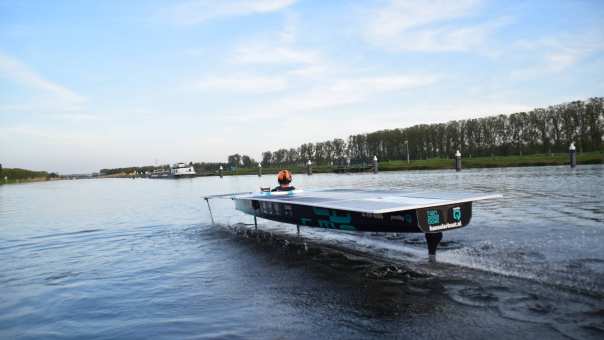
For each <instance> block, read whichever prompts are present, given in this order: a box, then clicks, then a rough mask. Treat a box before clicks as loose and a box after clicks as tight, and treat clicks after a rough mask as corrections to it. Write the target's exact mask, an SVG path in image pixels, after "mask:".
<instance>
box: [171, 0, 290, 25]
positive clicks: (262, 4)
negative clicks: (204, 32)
mask: <svg viewBox="0 0 604 340" xmlns="http://www.w3.org/2000/svg"><path fill="white" fill-rule="evenodd" d="M295 2H296V0H238V1H235V0H233V1H228V0H227V1H222V0H197V1H187V2H184V3H181V4H179V5H177V6H174V7H172V8H170V9H168V10H167V11H166V12H165V13H162V16H163V17H167V18H168V19H169V20H170V21H172V22H174V23H176V24H179V25H195V24H200V23H203V22H206V21H208V20H211V19H214V18H220V17H233V16H244V15H251V14H262V13H270V12H275V11H279V10H282V9H284V8H287V7H289V6H291V5H293V4H294V3H295Z"/></svg>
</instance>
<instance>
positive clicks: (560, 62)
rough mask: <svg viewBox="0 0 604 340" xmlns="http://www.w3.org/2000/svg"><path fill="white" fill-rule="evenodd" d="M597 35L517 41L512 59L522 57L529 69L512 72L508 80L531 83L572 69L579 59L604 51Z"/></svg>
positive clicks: (575, 35)
mask: <svg viewBox="0 0 604 340" xmlns="http://www.w3.org/2000/svg"><path fill="white" fill-rule="evenodd" d="M598 32H599V31H598V30H596V32H594V33H589V34H585V33H583V34H574V35H569V34H566V35H562V36H558V37H549V38H542V39H538V40H535V41H527V40H522V41H518V42H517V43H516V44H515V45H514V47H513V49H514V55H521V56H524V58H525V59H526V60H529V61H530V63H529V64H531V65H530V66H527V67H522V68H519V69H516V70H514V71H512V72H511V73H510V77H511V78H512V79H514V80H524V79H531V78H535V77H539V76H542V75H545V74H552V73H560V72H564V71H566V70H568V69H569V68H572V67H573V66H574V65H576V64H577V63H579V62H580V61H581V60H582V59H584V58H586V57H588V56H590V55H592V54H594V53H596V52H599V51H602V50H604V43H603V42H602V41H601V39H600V38H599V37H600V35H599V33H598Z"/></svg>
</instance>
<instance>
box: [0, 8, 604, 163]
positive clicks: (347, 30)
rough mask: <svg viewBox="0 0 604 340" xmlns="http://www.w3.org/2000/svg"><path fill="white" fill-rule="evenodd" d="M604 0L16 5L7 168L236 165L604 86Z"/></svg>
mask: <svg viewBox="0 0 604 340" xmlns="http://www.w3.org/2000/svg"><path fill="white" fill-rule="evenodd" d="M602 17H604V2H602V1H598V0H595V1H560V2H557V1H551V0H550V1H498V2H496V1H488V0H458V1H427V0H426V1H303V0H301V1H296V0H256V1H194V0H187V1H2V0H0V162H1V163H2V165H3V166H4V167H23V168H30V169H39V170H49V171H59V172H62V173H75V172H90V171H97V170H98V169H100V168H104V167H121V166H131V165H149V164H155V163H156V162H157V163H159V164H163V163H173V162H177V161H225V160H226V158H227V156H228V155H229V154H233V153H236V152H238V153H244V154H249V155H250V156H252V157H254V158H256V159H258V158H260V153H261V152H262V151H265V150H275V149H277V148H280V147H288V148H289V147H296V146H298V145H300V144H301V143H304V142H317V141H323V140H327V139H332V138H336V137H341V138H346V137H347V136H348V135H350V134H353V133H362V132H370V131H374V130H379V129H388V128H397V127H406V126H411V125H414V124H418V123H433V122H444V121H448V120H452V119H464V118H469V117H479V116H485V115H489V114H499V113H513V112H518V111H523V110H530V109H532V108H535V107H542V106H547V105H552V104H558V103H562V102H566V101H570V100H575V99H586V98H588V97H592V96H602V95H604V53H603V52H604V24H602V20H601V18H602Z"/></svg>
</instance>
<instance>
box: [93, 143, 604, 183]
mask: <svg viewBox="0 0 604 340" xmlns="http://www.w3.org/2000/svg"><path fill="white" fill-rule="evenodd" d="M454 162H455V160H454V159H452V158H433V159H425V160H410V161H409V163H407V161H406V160H393V161H383V162H378V168H379V171H380V172H381V171H405V170H446V169H451V170H454V169H455V166H454ZM569 164H570V159H569V155H568V153H556V154H534V155H515V156H492V157H490V156H489V157H473V158H463V159H462V168H463V169H477V168H507V167H526V166H560V165H569ZM577 164H579V165H585V164H604V150H601V151H592V152H583V153H577ZM282 169H288V170H290V171H292V172H293V173H294V174H305V173H307V167H306V166H304V165H293V166H284V167H279V166H277V167H267V168H264V167H263V168H262V175H263V176H267V175H268V176H272V175H276V174H277V173H278V172H279V171H280V170H282ZM371 171H373V165H372V163H370V162H367V163H357V164H351V165H350V166H349V167H346V166H337V165H333V166H332V165H312V173H313V174H318V173H360V172H371ZM222 174H223V176H245V175H256V176H257V175H258V167H239V168H232V169H229V168H225V169H224V170H223V172H222ZM219 175H220V174H219V171H218V170H216V171H212V172H198V176H197V177H207V176H219ZM132 177H145V176H142V175H138V174H136V173H135V172H119V173H114V174H111V175H104V176H99V178H132Z"/></svg>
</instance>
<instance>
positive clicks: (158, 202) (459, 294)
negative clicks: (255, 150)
mask: <svg viewBox="0 0 604 340" xmlns="http://www.w3.org/2000/svg"><path fill="white" fill-rule="evenodd" d="M603 172H604V167H602V166H601V165H598V166H580V167H578V168H577V169H575V170H574V171H573V170H570V169H567V168H566V167H544V168H514V169H488V170H464V171H462V172H460V173H455V172H454V171H424V172H393V173H380V174H378V175H373V174H357V175H333V174H325V175H313V176H296V175H295V178H294V182H295V184H296V186H299V187H304V188H311V187H315V188H318V187H321V188H323V187H348V188H355V187H366V188H386V189H387V188H396V189H411V190H435V191H437V190H475V191H484V192H498V193H501V194H503V195H504V198H503V199H499V200H494V201H487V202H481V203H478V204H475V208H474V217H473V220H472V222H471V223H470V225H469V226H468V227H466V228H463V229H460V230H456V231H451V232H448V233H445V238H444V240H443V243H442V246H441V248H440V250H439V255H438V256H439V257H438V262H437V263H430V262H428V261H427V256H426V254H427V251H426V248H425V241H424V238H423V237H422V235H415V234H408V235H403V234H398V235H392V234H390V235H389V234H360V235H359V234H355V233H351V232H334V231H329V230H320V229H309V228H303V229H302V233H301V235H300V236H298V235H296V231H295V227H292V226H288V225H282V224H278V223H274V222H270V221H264V220H262V221H260V228H259V230H258V231H255V230H254V229H253V227H252V226H251V225H249V223H250V222H251V218H250V217H249V216H246V215H243V214H240V213H239V212H236V211H234V209H233V206H232V202H230V201H229V200H216V201H214V202H213V211H214V214H215V218H216V222H217V223H218V224H217V225H212V224H210V223H209V221H210V219H209V216H208V213H207V209H206V208H205V206H204V205H203V204H202V203H203V201H202V200H201V196H204V195H208V194H217V193H225V192H237V191H249V190H254V189H256V188H258V187H260V186H269V185H271V184H273V183H272V182H273V180H274V179H273V178H272V177H271V176H264V177H262V178H258V177H256V176H241V177H225V178H223V179H219V178H196V179H186V180H178V181H169V180H141V179H137V180H130V179H123V180H122V179H115V180H109V179H107V180H85V181H62V182H51V183H34V184H25V185H11V186H2V187H0V258H2V261H1V262H0V287H1V288H2V291H3V294H1V295H0V337H2V338H14V337H18V338H34V337H35V338H39V337H76V338H81V337H136V338H143V337H149V336H154V337H202V338H223V337H236V338H260V337H262V338H264V337H266V336H267V335H268V336H270V337H277V338H278V337H285V338H308V337H316V336H317V335H319V334H321V335H322V336H324V337H337V338H368V337H382V336H389V337H392V336H396V337H411V336H413V337H418V338H445V337H446V338H450V337H473V338H475V337H484V336H490V337H493V336H497V335H499V337H504V336H505V337H506V338H508V337H510V336H512V337H513V336H516V337H522V338H528V337H539V338H543V337H548V338H566V337H572V338H601V337H602V336H603V334H604V321H603V320H604V314H603V313H602V311H604V305H603V304H602V302H601V300H602V297H603V296H604V289H603V288H602V287H603V286H602V285H601V284H600V282H603V280H604V247H603V246H602V244H604V231H603V226H604V223H602V222H604V198H602V195H601V192H602V188H604V180H603V176H602V175H603Z"/></svg>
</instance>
